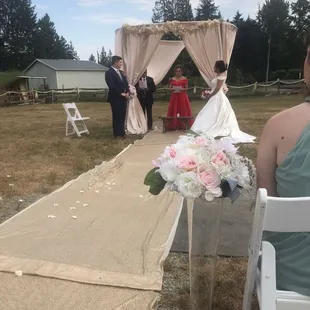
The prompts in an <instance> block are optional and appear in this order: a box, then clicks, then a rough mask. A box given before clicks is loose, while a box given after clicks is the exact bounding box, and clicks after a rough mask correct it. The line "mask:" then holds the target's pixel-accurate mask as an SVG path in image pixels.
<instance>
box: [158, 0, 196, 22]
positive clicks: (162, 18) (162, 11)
mask: <svg viewBox="0 0 310 310" xmlns="http://www.w3.org/2000/svg"><path fill="white" fill-rule="evenodd" d="M193 19H194V16H193V10H192V6H191V4H190V1H189V0H156V1H155V6H154V8H153V17H152V21H153V23H164V22H167V21H173V20H178V21H191V20H193Z"/></svg>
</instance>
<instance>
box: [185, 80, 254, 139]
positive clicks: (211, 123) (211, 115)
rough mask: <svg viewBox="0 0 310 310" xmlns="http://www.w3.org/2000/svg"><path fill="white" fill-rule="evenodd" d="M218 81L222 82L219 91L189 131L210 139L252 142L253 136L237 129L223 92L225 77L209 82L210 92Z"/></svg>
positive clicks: (237, 126) (231, 110)
mask: <svg viewBox="0 0 310 310" xmlns="http://www.w3.org/2000/svg"><path fill="white" fill-rule="evenodd" d="M218 79H219V80H224V83H223V85H222V87H221V89H220V90H219V92H218V93H217V94H216V95H214V96H213V97H211V98H210V100H209V101H208V102H207V104H206V105H205V106H204V107H203V109H202V110H201V111H200V112H199V114H198V115H197V117H196V120H195V122H194V124H193V126H192V128H191V130H193V131H195V132H197V133H204V134H206V135H208V136H211V137H218V136H225V137H230V138H231V139H232V140H233V142H234V143H247V142H254V140H255V137H254V136H251V135H249V134H247V133H245V132H242V131H241V130H240V129H239V125H238V121H237V118H236V115H235V112H234V110H233V109H232V107H231V104H230V102H229V100H228V98H227V97H226V95H225V93H224V91H223V86H224V85H225V80H226V77H225V76H221V75H220V76H218V77H216V78H214V79H213V80H212V81H211V88H212V91H214V90H215V88H216V86H217V80H218Z"/></svg>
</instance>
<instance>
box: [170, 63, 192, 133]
mask: <svg viewBox="0 0 310 310" xmlns="http://www.w3.org/2000/svg"><path fill="white" fill-rule="evenodd" d="M169 90H170V91H171V96H170V102H169V107H168V113H167V117H175V118H176V119H173V120H172V121H171V122H170V123H169V124H168V125H167V130H177V129H186V126H185V124H184V123H183V122H181V121H180V120H178V119H177V117H192V109H191V105H190V102H189V99H188V96H187V90H188V80H187V78H186V77H184V76H183V70H182V67H181V66H176V67H175V76H174V77H173V78H172V79H171V80H170V86H169ZM188 123H189V125H190V126H192V124H193V121H192V120H189V122H188Z"/></svg>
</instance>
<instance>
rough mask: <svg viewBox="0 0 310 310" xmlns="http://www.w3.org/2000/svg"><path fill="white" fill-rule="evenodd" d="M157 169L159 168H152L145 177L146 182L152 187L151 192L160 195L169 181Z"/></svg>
mask: <svg viewBox="0 0 310 310" xmlns="http://www.w3.org/2000/svg"><path fill="white" fill-rule="evenodd" d="M157 170H158V168H153V169H152V170H150V171H149V172H148V174H147V175H146V177H145V179H144V184H145V185H148V186H149V187H150V189H149V192H150V193H151V194H152V195H154V196H156V195H158V194H159V193H160V192H161V191H162V190H163V189H164V187H165V185H166V183H167V182H166V181H165V180H164V179H163V178H162V176H161V175H160V173H158V172H157Z"/></svg>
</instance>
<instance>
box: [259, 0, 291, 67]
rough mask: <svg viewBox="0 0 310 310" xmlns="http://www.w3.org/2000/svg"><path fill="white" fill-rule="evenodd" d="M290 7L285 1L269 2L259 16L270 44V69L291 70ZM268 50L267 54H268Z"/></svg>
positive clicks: (261, 9) (269, 0)
mask: <svg viewBox="0 0 310 310" xmlns="http://www.w3.org/2000/svg"><path fill="white" fill-rule="evenodd" d="M289 8H290V5H289V3H288V2H286V1H285V0H267V1H266V2H265V3H264V4H263V6H262V7H261V8H260V9H259V11H258V14H257V19H258V23H259V25H260V26H261V28H262V30H263V31H264V33H265V34H266V37H267V40H269V42H270V44H271V45H270V50H271V53H270V69H271V70H282V69H289V68H290V62H289V61H288V59H289V55H290V51H291V46H290V42H289V30H290V24H291V21H290V18H289ZM267 52H268V50H266V52H265V53H267Z"/></svg>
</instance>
